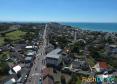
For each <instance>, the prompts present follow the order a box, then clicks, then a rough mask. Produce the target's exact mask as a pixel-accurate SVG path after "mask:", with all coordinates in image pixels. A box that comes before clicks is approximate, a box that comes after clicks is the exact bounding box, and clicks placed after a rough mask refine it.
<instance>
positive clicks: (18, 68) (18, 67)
mask: <svg viewBox="0 0 117 84" xmlns="http://www.w3.org/2000/svg"><path fill="white" fill-rule="evenodd" d="M13 70H14V71H15V72H16V73H17V72H18V71H20V70H21V67H20V66H19V65H17V66H15V67H13Z"/></svg>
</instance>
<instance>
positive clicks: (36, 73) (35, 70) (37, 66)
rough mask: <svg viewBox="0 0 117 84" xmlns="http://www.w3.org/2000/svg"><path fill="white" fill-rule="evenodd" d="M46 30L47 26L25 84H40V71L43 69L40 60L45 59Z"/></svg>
mask: <svg viewBox="0 0 117 84" xmlns="http://www.w3.org/2000/svg"><path fill="white" fill-rule="evenodd" d="M46 29H47V25H46V26H45V30H44V33H43V44H42V45H40V48H39V50H38V52H37V55H36V59H35V60H34V64H33V66H32V68H31V71H30V74H29V76H28V78H27V82H26V84H40V77H42V73H41V71H42V68H43V67H45V65H44V64H43V62H42V60H44V57H45V48H46Z"/></svg>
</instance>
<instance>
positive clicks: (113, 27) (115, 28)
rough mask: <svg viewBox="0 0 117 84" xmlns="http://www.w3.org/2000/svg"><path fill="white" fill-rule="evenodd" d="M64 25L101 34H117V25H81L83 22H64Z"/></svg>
mask: <svg viewBox="0 0 117 84" xmlns="http://www.w3.org/2000/svg"><path fill="white" fill-rule="evenodd" d="M61 24H63V25H67V26H72V27H74V28H80V29H82V30H89V31H99V32H110V33H112V32H116V33H117V23H81V22H63V23H61Z"/></svg>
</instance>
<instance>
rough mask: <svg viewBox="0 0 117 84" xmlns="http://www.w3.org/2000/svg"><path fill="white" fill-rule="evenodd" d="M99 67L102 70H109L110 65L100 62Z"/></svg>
mask: <svg viewBox="0 0 117 84" xmlns="http://www.w3.org/2000/svg"><path fill="white" fill-rule="evenodd" d="M99 66H100V68H102V69H107V68H108V65H107V63H106V62H99Z"/></svg>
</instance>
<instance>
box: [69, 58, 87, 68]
mask: <svg viewBox="0 0 117 84" xmlns="http://www.w3.org/2000/svg"><path fill="white" fill-rule="evenodd" d="M83 67H85V68H86V67H87V66H86V62H85V61H84V60H80V59H76V60H74V61H73V62H72V63H71V65H70V69H71V70H81V69H82V68H83Z"/></svg>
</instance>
